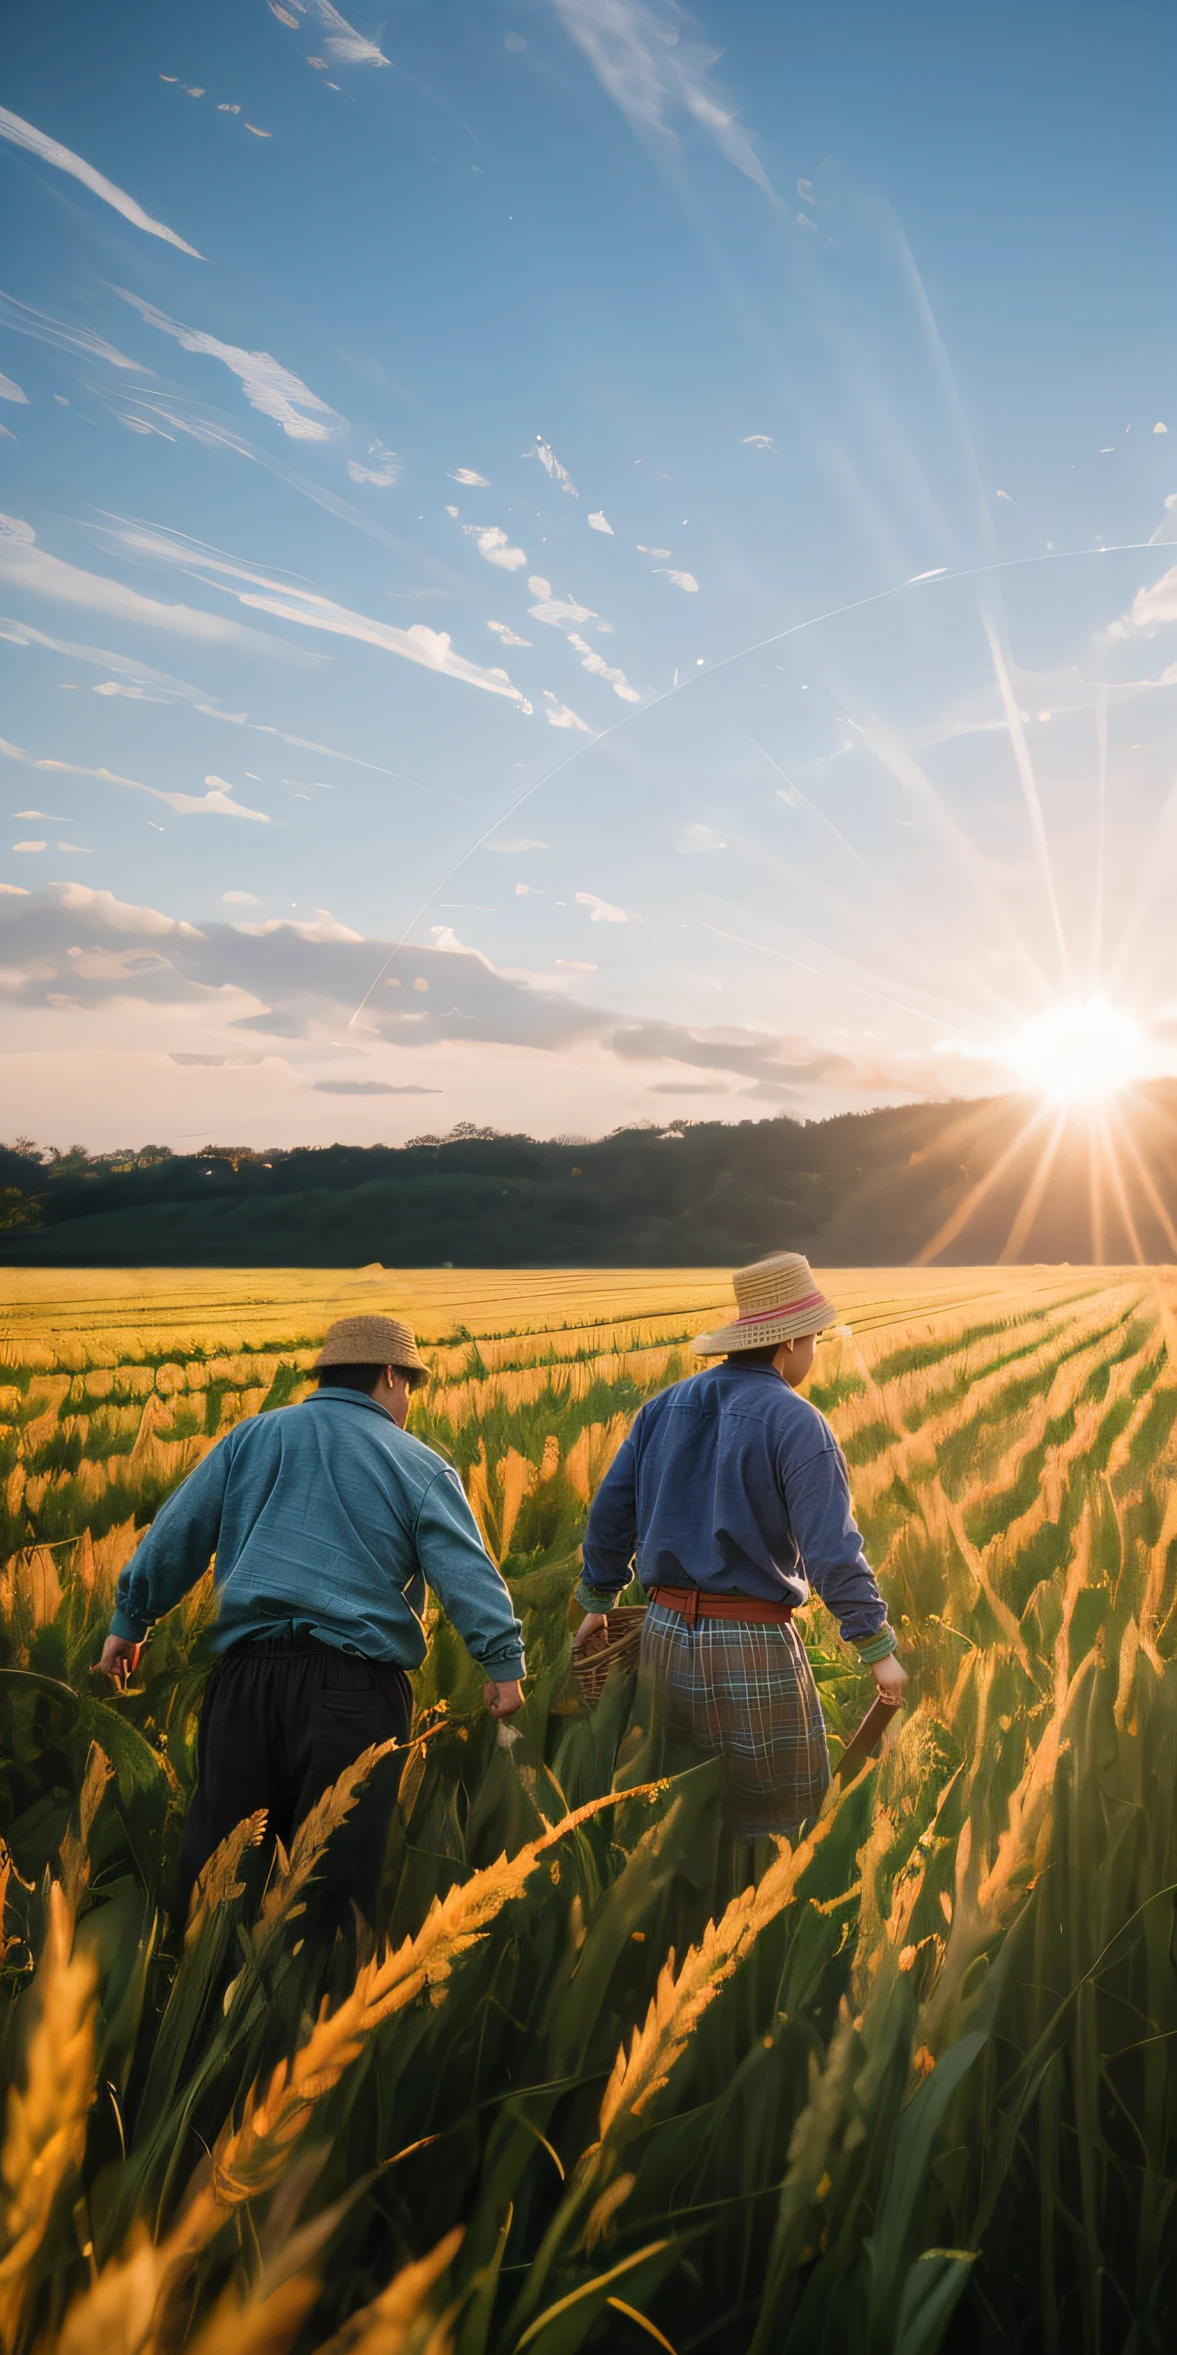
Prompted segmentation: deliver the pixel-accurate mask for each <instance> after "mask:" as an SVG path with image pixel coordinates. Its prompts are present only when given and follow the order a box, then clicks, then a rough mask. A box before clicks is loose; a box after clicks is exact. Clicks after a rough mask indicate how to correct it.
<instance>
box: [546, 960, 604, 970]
mask: <svg viewBox="0 0 1177 2355" xmlns="http://www.w3.org/2000/svg"><path fill="white" fill-rule="evenodd" d="M556 963H557V965H559V966H560V968H561V970H562V971H563V972H565V973H599V972H600V970H601V968H600V966H599V965H589V964H586V962H585V960H584V958H583V957H557V959H556Z"/></svg>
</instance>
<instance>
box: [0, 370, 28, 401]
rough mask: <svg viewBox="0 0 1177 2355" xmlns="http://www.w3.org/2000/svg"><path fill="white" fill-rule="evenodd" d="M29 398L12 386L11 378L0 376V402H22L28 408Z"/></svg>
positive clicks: (17, 387) (16, 386)
mask: <svg viewBox="0 0 1177 2355" xmlns="http://www.w3.org/2000/svg"><path fill="white" fill-rule="evenodd" d="M28 399H29V396H28V394H27V393H25V392H22V391H21V389H20V386H19V384H14V383H13V380H12V378H11V376H0V401H23V402H24V404H25V407H26V408H27V407H28Z"/></svg>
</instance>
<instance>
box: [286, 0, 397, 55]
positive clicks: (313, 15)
mask: <svg viewBox="0 0 1177 2355" xmlns="http://www.w3.org/2000/svg"><path fill="white" fill-rule="evenodd" d="M269 8H270V14H271V16H276V17H277V19H278V22H279V24H284V25H290V26H292V27H293V28H294V29H295V31H297V30H298V29H299V18H300V17H302V18H304V19H306V18H309V19H310V22H311V24H313V25H316V26H317V27H318V32H317V36H316V37H317V38H318V39H319V40H321V42H322V44H323V49H324V52H325V54H326V55H327V56H328V57H329V58H330V60H331V63H332V65H389V64H390V63H391V59H389V58H387V57H386V56H385V54H384V51H383V50H382V49H378V48H377V47H376V43H375V42H374V41H368V40H366V39H365V37H364V35H363V33H357V31H356V29H355V26H354V25H349V23H348V21H347V18H346V17H345V16H341V15H340V13H339V10H338V9H337V8H332V6H331V0H269Z"/></svg>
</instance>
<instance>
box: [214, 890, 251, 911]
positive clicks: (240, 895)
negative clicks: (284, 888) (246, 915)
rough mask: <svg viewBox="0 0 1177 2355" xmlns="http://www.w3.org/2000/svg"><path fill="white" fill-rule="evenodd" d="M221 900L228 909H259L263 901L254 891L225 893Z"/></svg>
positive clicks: (222, 894)
mask: <svg viewBox="0 0 1177 2355" xmlns="http://www.w3.org/2000/svg"><path fill="white" fill-rule="evenodd" d="M221 898H222V899H223V900H224V903H225V906H226V907H227V908H259V907H260V906H261V901H260V900H259V899H256V898H255V897H254V894H253V892H252V891H223V892H222V893H221Z"/></svg>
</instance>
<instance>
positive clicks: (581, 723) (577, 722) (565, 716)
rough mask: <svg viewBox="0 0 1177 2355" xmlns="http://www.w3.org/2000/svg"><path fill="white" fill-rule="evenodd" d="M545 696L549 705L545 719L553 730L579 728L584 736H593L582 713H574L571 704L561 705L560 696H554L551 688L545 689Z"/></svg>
mask: <svg viewBox="0 0 1177 2355" xmlns="http://www.w3.org/2000/svg"><path fill="white" fill-rule="evenodd" d="M544 694H545V696H546V698H547V704H548V708H547V711H546V713H545V714H544V717H545V718H546V719H547V720H549V721H550V722H551V725H552V726H553V728H579V729H580V732H581V734H582V736H591V735H592V732H593V731H592V729H591V728H590V726H589V724H588V721H587V720H582V719H581V716H580V713H579V712H576V711H573V709H572V706H571V704H569V703H561V701H560V698H559V696H558V695H553V693H552V690H551V688H550V687H545V688H544Z"/></svg>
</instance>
